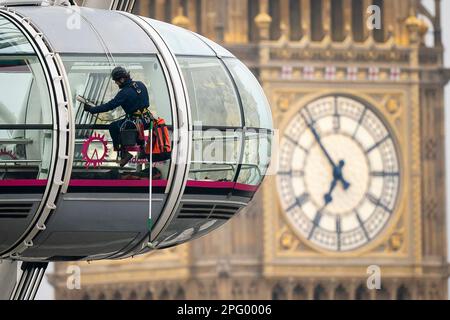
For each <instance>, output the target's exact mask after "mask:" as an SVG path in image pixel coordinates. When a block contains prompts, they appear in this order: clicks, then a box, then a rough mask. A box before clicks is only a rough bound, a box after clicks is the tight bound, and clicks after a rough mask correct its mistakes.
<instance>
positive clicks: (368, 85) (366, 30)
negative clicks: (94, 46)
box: [52, 0, 450, 299]
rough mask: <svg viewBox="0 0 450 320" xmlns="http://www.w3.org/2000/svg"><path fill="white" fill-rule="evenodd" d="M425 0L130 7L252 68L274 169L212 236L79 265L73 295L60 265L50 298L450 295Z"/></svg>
mask: <svg viewBox="0 0 450 320" xmlns="http://www.w3.org/2000/svg"><path fill="white" fill-rule="evenodd" d="M429 2H430V1H429ZM431 2H433V3H434V7H435V8H434V11H433V12H431V11H429V10H428V9H426V7H425V6H424V5H423V4H422V1H419V0H401V1H399V0H248V1H242V0H217V1H216V0H214V1H212V0H211V1H210V0H183V1H178V0H153V1H152V0H150V1H137V7H136V13H140V14H142V15H145V16H150V17H152V18H156V19H158V20H165V21H167V22H172V23H175V24H178V25H180V26H182V27H185V28H189V29H191V30H193V31H195V32H198V33H201V34H203V35H205V36H206V37H208V38H211V39H212V40H214V41H216V42H219V43H221V44H222V45H224V46H225V47H227V48H228V49H229V50H230V51H231V52H233V53H234V54H235V55H236V56H237V57H238V58H239V59H241V60H242V61H244V62H245V63H246V65H247V66H249V67H250V68H251V69H252V71H253V72H254V73H255V75H256V76H257V77H258V78H259V80H260V82H261V84H262V86H263V88H264V90H265V93H266V95H267V97H268V98H269V100H270V104H271V107H272V113H273V117H274V124H275V127H276V128H277V129H278V133H279V134H278V138H279V139H278V142H277V146H278V150H277V153H276V154H277V155H276V156H275V157H274V159H273V160H274V168H276V169H277V170H272V173H274V174H273V175H271V176H268V177H267V178H266V180H265V182H264V185H263V186H262V188H261V190H260V191H259V193H258V195H257V197H256V198H255V199H254V201H253V204H252V205H251V206H250V207H249V208H247V209H245V212H242V213H241V214H239V215H238V216H237V217H235V218H234V219H232V220H231V221H230V222H229V223H228V224H226V225H225V226H224V227H222V228H221V229H220V230H218V231H216V232H214V233H212V234H210V235H208V236H207V237H204V238H201V239H199V240H196V241H194V242H191V243H189V244H187V245H185V246H182V247H177V248H172V249H169V250H165V251H162V252H157V253H154V255H151V256H144V257H138V258H135V259H134V262H133V261H131V262H129V261H118V262H109V261H108V262H106V261H105V262H97V263H92V264H90V265H87V264H82V265H81V266H82V290H81V291H68V290H66V289H65V284H66V276H67V275H66V271H67V264H58V265H57V267H56V273H55V274H54V275H53V276H52V282H53V284H54V285H55V287H56V296H57V298H85V299H98V298H100V299H104V298H106V299H172V298H179V299H183V298H187V299H447V296H448V295H447V280H448V276H449V268H448V262H447V235H446V209H445V152H444V150H445V149H444V132H445V130H444V98H443V97H444V87H445V85H446V83H447V81H448V79H449V78H450V72H449V70H446V69H445V68H444V64H443V50H444V49H443V46H442V42H441V27H440V24H441V22H440V16H441V13H440V0H434V1H431ZM369 278H370V279H369ZM368 279H369V280H373V279H379V280H380V284H381V285H380V287H379V288H378V289H376V288H373V286H371V285H370V284H377V281H373V282H371V281H369V285H368ZM374 289H375V290H374Z"/></svg>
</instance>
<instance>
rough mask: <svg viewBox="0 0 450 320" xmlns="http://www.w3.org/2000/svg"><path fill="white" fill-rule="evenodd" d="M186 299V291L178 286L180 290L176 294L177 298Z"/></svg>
mask: <svg viewBox="0 0 450 320" xmlns="http://www.w3.org/2000/svg"><path fill="white" fill-rule="evenodd" d="M185 299H186V293H185V292H184V289H183V288H178V291H177V293H176V294H175V300H185Z"/></svg>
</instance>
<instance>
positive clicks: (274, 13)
mask: <svg viewBox="0 0 450 320" xmlns="http://www.w3.org/2000/svg"><path fill="white" fill-rule="evenodd" d="M269 15H270V16H271V17H272V23H271V24H270V40H278V39H280V37H281V28H280V23H281V12H280V0H271V1H269Z"/></svg>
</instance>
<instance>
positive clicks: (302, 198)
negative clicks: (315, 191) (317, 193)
mask: <svg viewBox="0 0 450 320" xmlns="http://www.w3.org/2000/svg"><path fill="white" fill-rule="evenodd" d="M308 201H309V194H308V193H306V192H305V193H303V194H302V195H300V196H299V197H297V198H296V199H295V202H294V204H292V205H291V206H290V207H289V208H287V209H286V211H288V212H289V211H291V210H292V209H294V208H295V207H302V206H303V205H304V204H305V203H307V202H308Z"/></svg>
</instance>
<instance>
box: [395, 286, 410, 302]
mask: <svg viewBox="0 0 450 320" xmlns="http://www.w3.org/2000/svg"><path fill="white" fill-rule="evenodd" d="M397 300H411V294H410V292H409V290H408V288H407V287H406V286H405V285H401V286H400V287H399V288H398V289H397Z"/></svg>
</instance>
